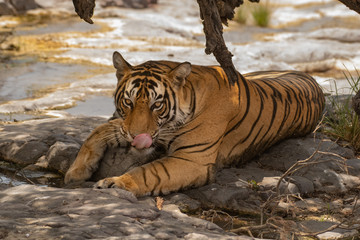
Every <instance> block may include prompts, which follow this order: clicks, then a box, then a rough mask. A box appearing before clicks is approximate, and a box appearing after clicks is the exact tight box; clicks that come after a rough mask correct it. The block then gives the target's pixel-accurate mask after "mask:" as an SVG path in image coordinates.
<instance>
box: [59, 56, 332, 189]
mask: <svg viewBox="0 0 360 240" xmlns="http://www.w3.org/2000/svg"><path fill="white" fill-rule="evenodd" d="M113 65H114V68H115V69H116V77H117V80H118V82H117V86H116V90H115V93H114V101H115V106H116V110H115V112H114V115H113V117H112V118H111V119H110V120H109V121H108V122H106V123H105V124H102V125H100V126H98V127H97V128H95V129H94V131H93V132H92V133H91V134H90V136H89V137H88V138H87V139H86V141H85V142H84V143H83V145H82V147H81V148H80V150H79V153H78V155H77V157H76V159H75V161H74V162H73V163H72V164H71V166H70V168H69V169H68V171H67V173H66V174H65V178H64V182H65V184H69V183H72V182H79V181H80V182H81V181H85V180H87V179H89V178H90V177H91V176H92V174H93V173H94V171H95V170H96V169H97V168H98V166H99V162H100V161H101V159H102V157H103V155H104V153H105V151H106V149H107V148H108V147H117V146H120V145H121V146H128V148H129V149H130V150H131V151H136V152H138V153H139V154H140V155H141V156H144V157H147V156H149V154H151V153H152V152H153V151H154V149H155V148H156V147H157V146H163V147H164V148H165V149H166V154H165V155H164V156H162V157H159V158H158V159H154V160H152V161H150V162H148V163H145V164H143V165H140V166H137V167H134V168H132V169H131V170H129V171H127V172H125V173H124V174H122V175H120V176H113V177H107V178H104V179H101V180H99V181H98V182H96V183H95V185H94V187H95V188H111V187H115V188H121V189H124V190H127V191H130V192H132V193H133V194H134V195H135V196H145V195H164V194H169V193H171V192H176V191H179V190H185V189H188V188H196V187H200V186H203V185H205V184H208V183H211V182H212V181H214V176H215V173H216V172H217V170H219V169H221V168H224V167H226V166H239V165H241V164H243V163H246V162H247V161H249V160H251V159H252V158H253V157H255V156H256V155H258V154H260V153H262V152H264V151H265V150H266V149H268V148H269V147H270V146H273V145H274V144H276V143H278V142H279V141H281V140H283V139H285V138H290V137H300V136H304V135H306V134H308V133H310V132H311V131H313V130H314V128H315V127H316V126H317V124H318V121H319V119H320V117H321V115H322V113H323V110H324V103H325V99H324V94H323V92H322V90H321V88H320V86H319V85H318V83H317V82H316V81H315V80H314V78H312V77H311V76H310V75H308V74H306V73H303V72H299V71H259V72H252V73H247V74H240V73H239V72H237V75H238V81H236V83H235V84H230V83H229V81H228V78H227V76H226V73H225V72H224V70H223V69H222V68H221V67H220V66H200V65H192V64H191V63H189V62H182V63H180V62H173V61H165V60H163V61H147V62H145V63H142V64H140V65H136V66H132V65H131V64H130V63H128V62H127V61H126V60H125V59H124V58H123V56H122V55H121V54H120V53H118V52H114V54H113Z"/></svg>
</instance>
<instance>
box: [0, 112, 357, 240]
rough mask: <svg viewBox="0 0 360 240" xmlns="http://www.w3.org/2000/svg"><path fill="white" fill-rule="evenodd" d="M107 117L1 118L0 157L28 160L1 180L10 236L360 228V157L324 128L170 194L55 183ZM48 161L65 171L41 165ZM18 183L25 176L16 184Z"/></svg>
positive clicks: (1, 230) (329, 233)
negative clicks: (137, 194) (160, 199)
mask: <svg viewBox="0 0 360 240" xmlns="http://www.w3.org/2000/svg"><path fill="white" fill-rule="evenodd" d="M104 121H105V119H102V118H88V117H83V118H65V119H43V120H32V121H27V122H25V123H15V124H3V125H2V128H1V132H0V157H1V158H2V159H4V160H6V161H7V162H12V163H16V164H17V166H19V165H22V166H26V167H25V168H22V169H18V170H17V171H14V175H16V176H17V178H15V179H16V180H14V182H13V183H12V182H10V183H7V184H6V186H5V185H4V184H3V185H2V187H3V188H4V189H5V190H4V191H2V193H1V194H0V195H1V197H0V209H1V212H0V213H1V216H2V219H1V222H0V234H1V236H2V237H3V238H5V239H16V238H17V239H22V238H27V239H42V238H44V239H45V238H47V239H48V238H49V237H50V238H54V239H74V238H75V239H85V238H91V239H100V238H101V239H112V238H111V237H121V236H126V237H127V238H133V239H154V238H155V239H172V238H185V239H199V238H200V239H201V238H203V239H219V238H225V239H247V237H246V236H244V234H252V235H254V236H255V237H264V238H270V239H273V238H278V237H279V236H282V237H285V238H288V237H291V236H297V237H299V236H302V235H309V236H317V237H318V238H320V239H344V238H345V237H356V236H357V237H358V236H359V229H360V225H359V222H360V218H359V216H360V207H359V206H360V199H359V198H358V197H359V194H360V159H358V158H356V156H355V155H354V153H353V151H352V150H350V149H349V148H345V147H341V146H339V145H338V144H336V143H335V142H333V141H331V140H330V139H328V138H326V137H325V136H324V135H322V134H311V135H309V136H307V137H305V138H297V139H289V140H286V141H284V142H282V143H280V144H278V145H276V146H274V147H273V148H271V149H270V150H269V151H267V152H265V153H264V154H262V155H260V156H259V157H258V158H256V159H254V160H253V161H252V162H250V163H248V164H247V165H245V166H241V167H238V168H227V169H223V170H220V171H219V173H218V174H217V177H216V181H215V182H214V183H212V184H209V185H207V186H204V187H201V188H198V189H191V190H187V191H184V192H181V193H174V194H171V195H169V196H163V200H165V201H164V203H163V204H161V203H159V202H158V201H156V199H155V198H154V197H144V198H140V199H136V198H135V197H134V196H133V195H132V194H130V193H128V192H126V191H121V190H116V189H110V190H93V189H91V188H89V187H91V186H92V184H93V183H94V182H87V183H85V184H83V185H82V186H80V188H75V189H64V188H55V187H46V186H51V185H54V186H57V187H61V186H63V185H62V174H61V173H64V172H65V171H66V170H67V168H68V167H69V165H70V163H71V161H73V160H74V158H75V156H76V154H77V151H78V149H79V148H80V146H81V143H82V141H83V140H84V139H85V138H86V136H87V135H88V134H89V133H90V131H91V129H93V128H94V127H95V126H97V125H98V124H99V123H101V122H104ZM120 159H121V160H122V161H120ZM132 163H133V160H132V159H129V158H124V157H123V155H122V153H121V150H120V152H119V153H118V154H117V155H114V154H107V155H106V156H105V158H104V159H103V161H102V163H101V167H100V170H99V171H98V172H97V173H96V174H95V177H94V178H93V179H92V180H97V179H99V178H102V177H105V176H111V175H117V174H121V172H119V171H124V168H125V169H126V168H127V166H130V165H132ZM9 170H10V167H9ZM49 170H52V171H56V172H58V173H59V174H58V175H57V174H35V173H36V172H37V173H41V172H49ZM4 179H5V178H4ZM26 182H27V183H32V184H31V185H29V184H24V183H26ZM11 184H13V185H18V186H15V187H11V188H8V187H9V185H11ZM44 185H45V186H44ZM63 187H64V186H63ZM72 187H74V186H72ZM76 187H79V186H76ZM84 187H85V188H84ZM86 187H87V188H86ZM156 203H158V204H160V207H159V205H158V207H159V208H160V209H159V208H156ZM161 205H162V207H161ZM181 212H183V213H187V214H188V215H189V216H187V215H185V214H183V213H181ZM213 223H216V224H217V225H215V224H213ZM219 226H221V227H222V228H220V227H219ZM326 229H328V230H326ZM235 233H237V234H240V235H241V236H242V237H238V236H237V235H234V234H235Z"/></svg>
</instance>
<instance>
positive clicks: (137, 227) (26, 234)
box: [0, 185, 248, 239]
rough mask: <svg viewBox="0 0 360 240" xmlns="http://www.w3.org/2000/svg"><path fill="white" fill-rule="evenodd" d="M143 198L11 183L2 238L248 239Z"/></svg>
mask: <svg viewBox="0 0 360 240" xmlns="http://www.w3.org/2000/svg"><path fill="white" fill-rule="evenodd" d="M114 193H116V194H114ZM146 199H148V198H146ZM146 199H143V200H139V201H137V200H136V199H135V198H134V197H132V198H131V197H130V201H129V197H128V195H127V193H126V191H123V190H119V189H108V190H93V189H71V190H70V189H58V188H50V187H37V186H32V185H22V186H18V187H13V188H9V189H7V190H5V191H3V192H1V194H0V208H1V217H2V219H1V221H0V230H1V231H0V232H1V236H2V239H44V237H46V239H60V238H59V237H60V236H61V239H89V238H91V239H113V238H115V237H117V238H126V239H155V238H156V239H157V238H160V239H162V238H165V239H176V238H183V237H184V236H188V237H187V238H188V239H194V236H198V235H199V236H203V237H206V239H220V238H221V239H248V238H246V237H244V238H242V237H239V236H236V235H233V234H231V233H227V232H225V231H223V230H222V229H221V228H219V227H217V226H216V225H215V224H213V223H210V222H208V221H205V220H201V219H197V218H194V217H189V216H187V215H185V214H183V213H181V212H180V211H179V209H178V208H177V207H176V206H175V205H165V206H164V210H163V211H159V210H158V209H156V208H155V206H154V205H151V204H149V203H148V201H146ZM19 209H20V211H18V210H19ZM189 234H195V235H189ZM196 234H198V235H196Z"/></svg>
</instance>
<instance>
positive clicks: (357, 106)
mask: <svg viewBox="0 0 360 240" xmlns="http://www.w3.org/2000/svg"><path fill="white" fill-rule="evenodd" d="M352 107H353V109H354V111H355V113H356V114H357V115H358V116H359V118H360V91H358V92H357V93H356V95H355V96H354V97H353V99H352Z"/></svg>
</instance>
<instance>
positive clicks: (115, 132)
mask: <svg viewBox="0 0 360 240" xmlns="http://www.w3.org/2000/svg"><path fill="white" fill-rule="evenodd" d="M121 121H122V120H120V119H115V120H112V121H110V122H108V123H105V124H102V125H100V126H99V127H97V128H95V129H94V131H93V132H92V133H91V134H90V136H89V137H88V138H87V139H86V141H85V142H84V144H83V145H82V146H81V148H80V151H79V153H78V155H77V157H76V159H75V161H74V162H73V163H72V165H71V166H70V168H69V170H68V171H67V172H66V174H65V179H64V182H65V184H68V183H71V182H80V181H85V180H87V179H89V178H90V177H91V175H92V174H93V173H94V172H95V171H96V169H97V168H98V165H99V162H100V160H101V159H102V157H103V155H104V153H105V151H106V149H107V148H108V147H118V146H120V145H121V144H127V142H126V140H125V139H124V138H123V137H122V136H121V134H120V132H119V129H120V126H121V123H122V122H121Z"/></svg>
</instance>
